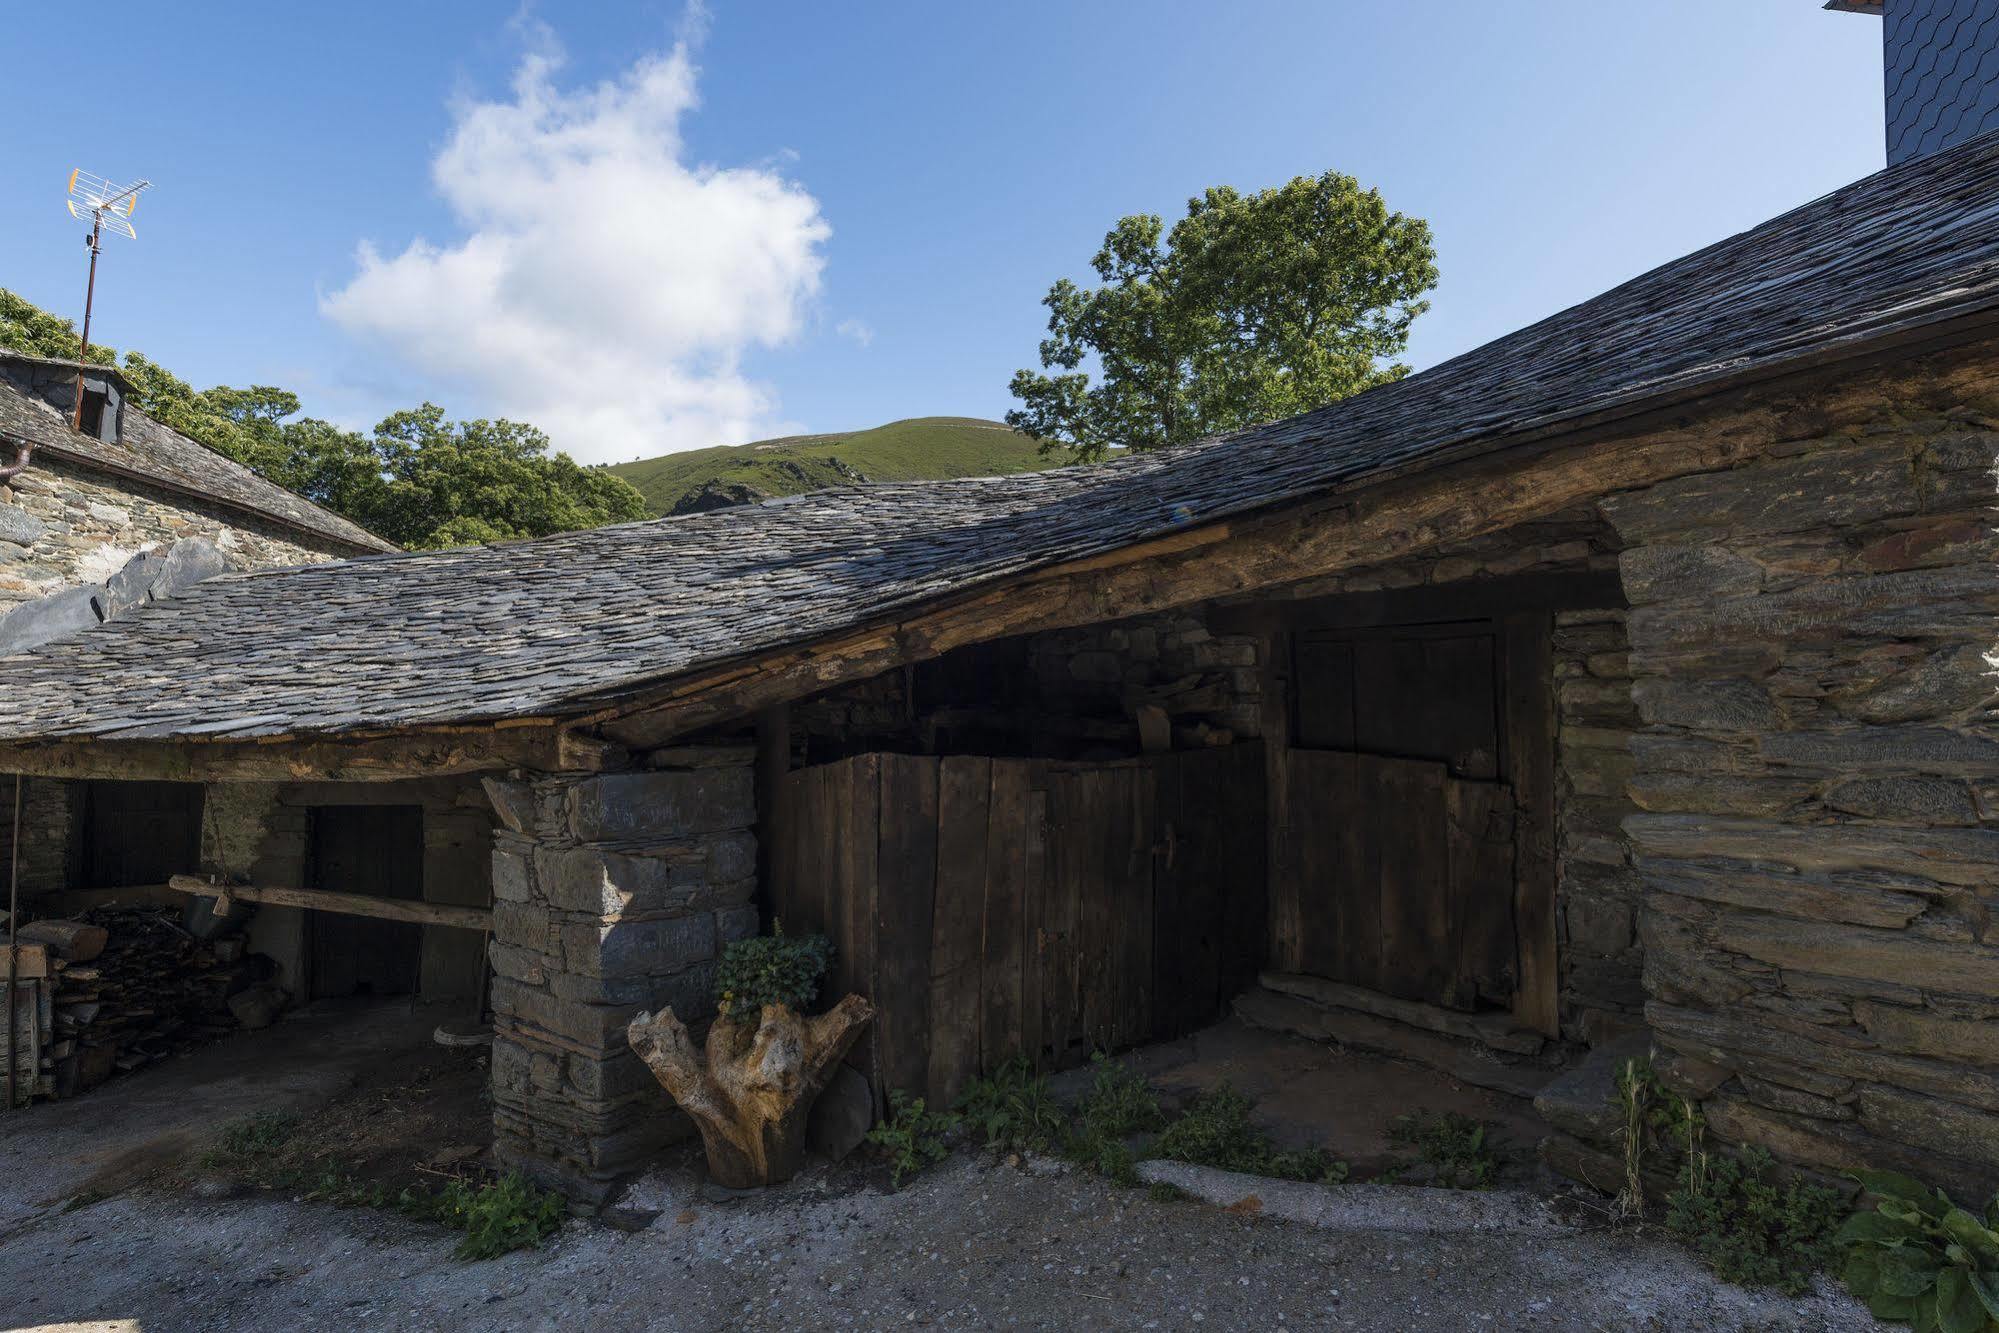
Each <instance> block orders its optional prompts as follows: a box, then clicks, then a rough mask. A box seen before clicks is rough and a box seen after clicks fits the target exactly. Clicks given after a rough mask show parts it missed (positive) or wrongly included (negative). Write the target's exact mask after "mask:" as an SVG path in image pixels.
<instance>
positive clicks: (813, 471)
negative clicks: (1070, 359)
mask: <svg viewBox="0 0 1999 1333" xmlns="http://www.w3.org/2000/svg"><path fill="white" fill-rule="evenodd" d="M1059 461H1061V460H1059V459H1043V458H1042V457H1041V455H1040V453H1039V452H1038V450H1037V446H1036V445H1035V442H1034V441H1033V440H1031V439H1029V438H1028V437H1027V436H1025V435H1022V434H1020V433H1019V432H1017V431H1014V430H1012V429H1010V428H1009V427H1007V426H1003V425H1001V424H1000V423H999V422H997V421H981V420H979V419H978V418H976V417H914V418H911V419H910V420H908V421H892V422H890V423H889V424H888V425H886V426H877V427H875V428H874V429H873V430H861V431H854V432H852V433H851V434H846V435H791V436H787V437H785V438H783V439H777V440H758V441H756V442H755V443H754V444H736V445H722V446H718V447H716V448H713V449H694V450H690V451H689V452H687V453H684V454H666V455H664V456H662V457H660V458H643V459H640V460H639V461H638V462H635V463H615V464H613V465H612V466H611V467H610V469H609V470H610V471H612V472H614V473H616V474H617V475H619V476H621V477H623V478H624V479H625V480H626V481H629V482H630V483H631V484H632V485H634V486H636V487H638V488H639V490H640V492H642V493H643V494H644V495H645V498H646V503H647V505H649V506H650V507H651V508H652V511H653V512H654V513H655V514H670V513H675V512H682V513H684V512H687V511H688V510H690V509H699V508H712V507H716V506H719V505H721V504H725V503H729V502H731V501H733V502H736V503H741V502H742V501H744V500H754V499H760V498H763V497H765V496H772V495H796V494H797V493H799V492H800V491H813V490H818V489H820V488H821V487H825V486H842V485H846V484H848V483H850V482H855V481H928V480H934V479H936V478H940V477H992V476H999V475H1001V474H1004V473H1008V472H1032V471H1033V470H1035V469H1036V468H1043V467H1048V466H1051V465H1052V464H1054V463H1056V462H1059Z"/></svg>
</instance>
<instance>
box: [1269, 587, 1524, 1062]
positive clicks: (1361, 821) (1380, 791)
mask: <svg viewBox="0 0 1999 1333" xmlns="http://www.w3.org/2000/svg"><path fill="white" fill-rule="evenodd" d="M1551 623H1552V622H1551V617H1548V616H1546V615H1544V614H1538V613H1537V614H1528V615H1520V616H1514V617H1509V618H1506V619H1480V620H1454V621H1449V622H1443V623H1433V624H1405V625H1370V626H1367V627H1357V628H1351V629H1326V630H1302V631H1300V632H1298V633H1297V634H1295V635H1294V637H1293V642H1292V700H1293V707H1292V717H1291V735H1292V744H1293V746H1294V747H1296V748H1294V749H1293V750H1292V752H1291V756H1290V777H1289V781H1288V784H1287V788H1286V795H1285V808H1284V810H1283V811H1282V816H1283V819H1284V826H1285V828H1286V830H1287V836H1286V839H1285V846H1286V849H1287V850H1286V854H1285V856H1284V857H1283V858H1282V863H1281V864H1280V865H1279V866H1278V867H1277V869H1276V875H1275V878H1274V884H1273V891H1274V893H1275V895H1276V896H1277V897H1278V898H1279V899H1282V900H1287V901H1288V902H1290V903H1291V904H1293V908H1292V910H1293V912H1294V916H1293V918H1292V919H1293V921H1294V922H1295V927H1294V929H1295V938H1294V939H1293V940H1291V941H1289V942H1288V944H1289V953H1290V956H1289V957H1288V958H1285V959H1284V960H1283V961H1284V962H1285V963H1286V964H1287V965H1288V967H1289V968H1290V969H1291V970H1296V971H1301V972H1306V973H1310V974H1312V975H1315V976H1321V977H1325V978H1328V979H1330V980H1334V981H1343V982H1347V983H1349V984H1352V985H1357V986H1363V987H1366V988H1367V989H1369V990H1375V991H1381V992H1384V993H1386V994H1389V995H1393V996H1397V997H1399V998H1402V999H1407V1000H1419V1001H1424V1002H1427V1003H1430V1004H1433V1005H1437V1006H1440V1007H1443V1008H1448V1009H1456V1010H1464V1011H1477V1010H1488V1009H1510V1010H1512V1011H1513V1012H1514V1013H1515V1014H1516V1016H1518V1017H1519V1018H1520V1019H1521V1020H1522V1022H1523V1024H1524V1025H1527V1026H1532V1027H1536V1028H1537V1029H1540V1028H1544V1027H1545V1026H1546V1025H1547V1024H1548V1023H1549V1022H1550V1021H1551V1020H1550V1019H1549V1018H1548V1015H1549V1014H1551V1013H1552V1008H1553V993H1554V992H1553V987H1554V970H1553V958H1552V941H1551V938H1550V937H1551V934H1552V932H1551V931H1550V930H1549V929H1548V923H1549V922H1550V921H1551V920H1552V913H1553V909H1554V880H1553V874H1552V862H1551V859H1550V855H1549V851H1548V846H1547V844H1548V843H1549V832H1550V830H1551V829H1552V823H1553V804H1554V792H1553V768H1552V764H1553V751H1554V744H1553V713H1552V706H1553V704H1552V701H1553V690H1552V683H1551V680H1550V668H1549V667H1548V665H1547V644H1548V635H1549V626H1550V624H1551ZM1283 952H1285V950H1283V949H1280V953H1283Z"/></svg>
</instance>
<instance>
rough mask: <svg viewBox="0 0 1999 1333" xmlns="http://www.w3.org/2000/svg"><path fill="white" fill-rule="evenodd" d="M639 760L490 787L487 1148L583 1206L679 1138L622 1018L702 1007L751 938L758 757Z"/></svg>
mask: <svg viewBox="0 0 1999 1333" xmlns="http://www.w3.org/2000/svg"><path fill="white" fill-rule="evenodd" d="M650 763H651V765H652V766H650V767H647V768H643V769H634V770H631V771H626V772H619V773H605V774H595V775H572V774H535V775H530V776H523V777H519V778H511V779H506V780H501V779H489V780H488V781H487V791H488V793H489V795H490V796H491V797H492V800H493V805H494V809H495V810H496V811H497V813H498V815H499V819H500V827H499V829H498V830H497V831H496V832H495V834H494V843H493V894H494V904H493V938H492V943H491V946H490V954H491V958H492V964H493V974H494V975H493V983H492V1003H493V1014H494V1040H493V1122H494V1136H495V1144H496V1151H497V1153H498V1155H499V1156H500V1158H501V1160H503V1161H505V1162H507V1163H509V1164H511V1165H515V1166H518V1167H520V1168H522V1169H523V1170H525V1171H527V1172H528V1173H529V1174H531V1175H533V1176H534V1177H536V1178H537V1179H540V1180H542V1181H544V1182H545V1183H548V1184H551V1185H553V1186H556V1187H558V1188H560V1189H562V1190H563V1191H564V1192H566V1193H569V1194H571V1195H573V1196H576V1197H580V1198H585V1199H601V1198H602V1197H604V1196H605V1195H606V1194H607V1193H608V1191H609V1190H610V1188H611V1187H612V1185H613V1184H614V1182H615V1181H616V1180H617V1178H618V1177H619V1176H621V1175H623V1174H625V1173H627V1172H629V1171H631V1170H632V1169H634V1168H635V1167H636V1166H637V1165H639V1164H640V1163H641V1162H643V1160H644V1159H645V1158H646V1157H647V1156H648V1155H649V1154H651V1153H652V1152H654V1151H656V1150H657V1149H658V1148H659V1147H661V1146H662V1145H664V1144H665V1143H667V1142H669V1141H671V1140H672V1139H674V1138H675V1137H678V1136H680V1135H683V1134H684V1133H686V1132H687V1126H686V1123H685V1120H684V1118H683V1117H681V1116H680V1115H679V1114H678V1113H677V1112H675V1111H673V1108H672V1102H671V1100H670V1099H669V1098H668V1096H667V1094H666V1093H665V1092H664V1091H663V1090H662V1089H661V1088H660V1087H659V1085H658V1083H657V1082H656V1081H655V1080H654V1078H653V1076H652V1075H651V1073H650V1072H648V1071H647V1070H646V1068H645V1067H644V1066H643V1065H642V1064H641V1063H640V1062H639V1060H638V1058H637V1057H636V1056H634V1055H633V1054H632V1052H631V1050H630V1048H629V1047H628V1046H627V1045H626V1042H625V1025H626V1024H627V1023H629V1022H630V1021H631V1019H632V1018H633V1016H634V1015H636V1014H637V1013H638V1012H639V1011H641V1010H658V1009H660V1008H663V1007H665V1006H668V1005H671V1006H672V1008H673V1011H674V1013H675V1014H677V1015H679V1016H680V1017H681V1018H682V1019H684V1020H686V1021H688V1022H689V1023H694V1022H697V1021H699V1020H702V1019H705V1018H707V1017H709V1016H711V1015H712V1013H713V1011H714V1004H713V1000H712V992H713V988H714V979H715V969H716V965H717V963H716V960H717V958H718V957H719V955H720V953H721V950H722V948H723V946H725V945H726V944H727V943H728V942H730V941H731V940H735V939H740V938H743V937H745V936H749V935H753V934H755V933H756V931H757V924H758V920H757V909H756V906H755V905H754V903H753V902H752V897H753V895H754V892H755V887H756V840H755V837H754V835H753V833H752V832H751V829H752V826H753V825H754V823H755V820H756V801H755V794H754V790H755V777H754V752H753V750H752V749H749V748H743V747H720V748H687V749H680V750H672V751H663V752H660V753H658V754H656V755H654V756H652V758H651V761H650Z"/></svg>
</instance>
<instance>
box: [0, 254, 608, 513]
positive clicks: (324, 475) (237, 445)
mask: <svg viewBox="0 0 1999 1333" xmlns="http://www.w3.org/2000/svg"><path fill="white" fill-rule="evenodd" d="M77 345H78V338H77V333H76V328H75V326H74V325H73V324H71V323H70V322H69V321H68V320H65V319H60V318H58V317H56V316H54V315H51V314H49V313H48V312H46V311H44V310H41V309H39V308H37V307H36V306H34V305H32V304H30V303H29V302H27V301H24V300H22V299H21V298H20V297H19V296H16V295H14V294H13V293H12V292H9V291H7V290H5V289H4V288H0V347H11V348H14V349H16V350H19V351H23V352H28V353H31V354H33V355H35V356H50V357H74V356H75V355H76V350H77ZM90 359H91V360H92V361H97V362H102V363H103V364H106V365H116V366H118V367H119V368H120V369H121V370H122V371H123V372H124V376H125V379H126V381H127V383H128V384H130V386H131V397H130V402H131V403H132V405H133V406H134V407H137V408H138V409H139V410H140V411H142V412H144V413H145V414H146V415H147V416H149V417H152V418H153V419H154V420H155V421H158V422H160V423H161V424H162V425H166V426H170V427H172V428H173V429H174V430H177V431H179V432H180V433H181V434H183V435H186V436H188V437H189V438H190V439H195V440H199V441H200V442H201V443H203V444H205V445H207V446H208V447H209V448H211V449H213V450H215V451H216V452H217V453H219V454H222V455H224V456H225V457H228V458H233V459H235V460H236V461H237V462H239V463H241V464H243V465H244V466H245V467H248V468H251V469H253V470H254V471H257V472H260V473H262V474H263V475H264V476H266V477H268V478H270V479H271V480H272V481H274V482H276V483H277V484H278V485H280V486H284V487H286V488H288V489H290V490H293V491H296V492H298V493H299V494H300V495H303V496H305V497H306V498H307V499H308V500H311V501H313V502H314V503H316V504H319V505H322V506H324V507H325V508H327V509H330V510H332V511H333V512H334V513H336V514H340V515H342V516H344V517H346V518H349V519H352V520H353V521H354V522H356V523H359V524H360V525H361V526H362V527H364V528H367V529H368V530H369V531H370V532H373V533H375V534H376V535H378V536H381V537H385V538H387V539H388V540H389V541H392V542H395V543H396V544H397V545H399V546H405V547H409V548H412V549H419V548H435V547H442V546H465V545H472V544H476V543H480V542H494V541H508V540H513V539H516V538H522V537H543V536H547V535H548V534H549V533H553V532H571V531H574V530H576V529H579V528H593V527H599V526H602V525H603V524H606V523H627V522H632V521H635V520H637V519H642V518H645V517H646V516H647V513H646V505H645V497H644V496H643V495H641V494H640V493H639V492H638V490H637V488H635V487H633V486H632V485H631V484H630V483H629V482H626V481H625V480H624V479H623V478H621V477H617V476H614V475H612V474H611V473H609V472H606V471H604V470H602V469H598V468H586V467H583V466H581V465H580V464H578V463H576V462H575V461H574V460H572V459H571V458H570V457H569V455H567V454H563V453H554V452H551V451H550V449H549V439H548V437H547V436H546V435H544V434H542V433H541V432H540V431H539V430H536V429H535V428H534V427H533V426H530V425H526V424H524V423H522V422H518V421H507V420H494V421H486V420H475V421H458V422H454V421H450V420H447V419H446V417H445V415H444V409H443V408H441V407H438V406H436V405H435V404H432V403H425V404H424V405H423V406H421V407H418V408H415V409H412V410H408V411H402V412H396V413H394V414H392V415H391V416H389V417H387V418H386V419H384V420H383V421H382V422H381V423H380V424H379V425H377V426H376V427H375V429H374V432H373V433H372V434H369V435H363V434H361V433H360V432H358V431H350V430H342V429H341V428H339V427H338V426H334V425H332V424H330V423H328V422H325V421H320V420H317V419H315V418H312V417H300V416H299V412H300V410H301V404H300V403H299V400H298V395H296V394H294V393H291V392H289V391H287V390H285V389H279V388H274V387H272V386H270V385H263V384H259V385H252V386H251V387H249V388H247V389H234V388H230V387H228V386H226V385H224V386H218V387H216V388H213V389H203V390H196V389H195V388H194V386H192V385H191V384H189V383H188V382H187V381H186V380H183V379H181V378H179V377H178V376H176V375H174V374H173V373H172V372H171V371H169V370H167V369H166V368H165V367H163V366H160V365H158V364H157V363H155V362H153V361H149V360H147V359H146V358H145V357H144V356H141V355H140V354H139V353H137V352H127V353H125V355H124V358H123V360H122V362H121V361H120V359H119V358H118V355H117V353H115V352H114V351H112V350H111V349H110V348H108V347H92V348H91V349H90Z"/></svg>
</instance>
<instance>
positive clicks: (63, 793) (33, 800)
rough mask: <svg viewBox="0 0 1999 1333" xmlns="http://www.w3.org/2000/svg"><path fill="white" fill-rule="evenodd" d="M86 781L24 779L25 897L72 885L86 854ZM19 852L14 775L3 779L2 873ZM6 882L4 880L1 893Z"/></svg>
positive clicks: (0, 818) (0, 785)
mask: <svg viewBox="0 0 1999 1333" xmlns="http://www.w3.org/2000/svg"><path fill="white" fill-rule="evenodd" d="M82 833H83V785H82V784H81V783H76V782H59V781H56V780H53V779H50V778H26V779H23V780H22V782H21V861H20V866H21V896H22V897H23V898H24V899H26V898H35V897H38V896H40V895H41V894H44V893H54V892H55V891H57V890H58V889H65V888H68V887H70V883H71V881H72V880H73V879H74V878H75V875H76V870H77V864H78V859H79V857H80V855H81V853H82V844H81V842H80V841H79V839H80V838H81V836H82ZM13 850H14V779H13V778H12V777H0V875H4V874H6V873H8V867H9V865H10V864H11V857H12V855H13ZM5 891H6V881H5V880H4V879H0V893H4V892H5Z"/></svg>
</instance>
